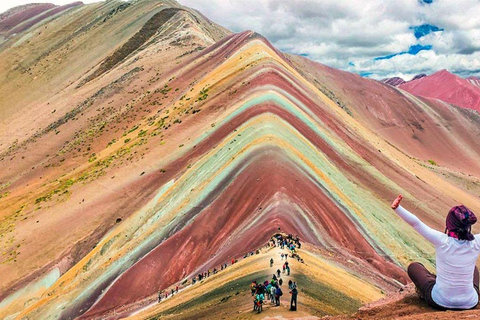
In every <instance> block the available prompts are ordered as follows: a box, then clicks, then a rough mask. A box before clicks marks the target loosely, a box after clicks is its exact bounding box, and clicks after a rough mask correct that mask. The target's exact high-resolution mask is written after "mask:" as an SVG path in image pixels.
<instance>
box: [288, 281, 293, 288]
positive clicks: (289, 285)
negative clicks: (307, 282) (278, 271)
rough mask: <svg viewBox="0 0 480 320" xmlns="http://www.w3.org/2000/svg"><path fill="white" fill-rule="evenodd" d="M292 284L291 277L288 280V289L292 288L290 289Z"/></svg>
mask: <svg viewBox="0 0 480 320" xmlns="http://www.w3.org/2000/svg"><path fill="white" fill-rule="evenodd" d="M292 285H293V281H292V279H290V280H288V289H289V290H292V289H293V287H292Z"/></svg>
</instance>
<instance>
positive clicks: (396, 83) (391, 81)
mask: <svg viewBox="0 0 480 320" xmlns="http://www.w3.org/2000/svg"><path fill="white" fill-rule="evenodd" d="M381 81H382V82H383V83H386V84H389V85H391V86H394V87H396V86H399V85H401V84H404V83H405V80H403V79H402V78H400V77H393V78H385V79H382V80H381Z"/></svg>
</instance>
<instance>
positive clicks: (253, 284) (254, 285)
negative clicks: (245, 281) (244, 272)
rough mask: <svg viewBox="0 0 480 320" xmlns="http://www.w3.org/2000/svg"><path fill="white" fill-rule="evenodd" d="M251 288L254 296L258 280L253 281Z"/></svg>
mask: <svg viewBox="0 0 480 320" xmlns="http://www.w3.org/2000/svg"><path fill="white" fill-rule="evenodd" d="M250 290H252V296H253V295H254V294H255V291H257V280H255V281H253V282H252V284H251V285H250Z"/></svg>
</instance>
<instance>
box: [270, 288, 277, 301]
mask: <svg viewBox="0 0 480 320" xmlns="http://www.w3.org/2000/svg"><path fill="white" fill-rule="evenodd" d="M275 292H277V287H276V286H275V285H272V287H271V288H270V302H271V303H272V304H273V303H275Z"/></svg>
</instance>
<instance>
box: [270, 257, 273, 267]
mask: <svg viewBox="0 0 480 320" xmlns="http://www.w3.org/2000/svg"><path fill="white" fill-rule="evenodd" d="M271 267H273V258H270V268H271Z"/></svg>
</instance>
